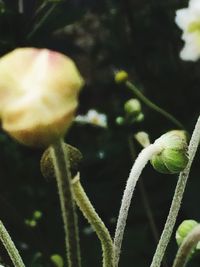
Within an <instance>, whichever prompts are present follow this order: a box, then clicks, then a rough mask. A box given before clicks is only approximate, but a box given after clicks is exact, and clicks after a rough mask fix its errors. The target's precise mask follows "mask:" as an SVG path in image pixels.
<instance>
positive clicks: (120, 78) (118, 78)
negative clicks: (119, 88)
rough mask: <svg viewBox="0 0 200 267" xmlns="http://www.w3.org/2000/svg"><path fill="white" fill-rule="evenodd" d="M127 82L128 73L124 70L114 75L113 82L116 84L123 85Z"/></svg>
mask: <svg viewBox="0 0 200 267" xmlns="http://www.w3.org/2000/svg"><path fill="white" fill-rule="evenodd" d="M127 80H128V73H127V72H126V71H124V70H120V71H118V72H116V73H115V82H116V83H123V82H126V81H127Z"/></svg>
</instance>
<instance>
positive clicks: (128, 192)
mask: <svg viewBox="0 0 200 267" xmlns="http://www.w3.org/2000/svg"><path fill="white" fill-rule="evenodd" d="M162 149H163V148H162V147H160V145H157V144H152V145H149V146H148V147H146V148H144V149H143V150H142V151H141V152H140V154H139V156H138V157H137V159H136V160H135V163H134V165H133V167H132V169H131V172H130V174H129V177H128V180H127V184H126V188H125V190H124V195H123V198H122V202H121V208H120V211H119V217H118V221H117V226H116V230H115V238H114V264H115V265H114V266H115V267H117V266H118V262H119V257H120V252H121V245H122V239H123V234H124V229H125V226H126V220H127V216H128V211H129V207H130V204H131V198H132V195H133V191H134V189H135V186H136V183H137V181H138V179H139V176H140V174H141V172H142V170H143V168H144V167H145V165H146V164H147V162H148V161H149V160H150V159H151V157H152V156H153V155H155V154H157V153H160V152H161V150H162Z"/></svg>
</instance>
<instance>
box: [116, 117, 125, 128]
mask: <svg viewBox="0 0 200 267" xmlns="http://www.w3.org/2000/svg"><path fill="white" fill-rule="evenodd" d="M115 122H116V124H117V125H119V126H121V125H124V123H125V121H124V118H123V117H120V116H119V117H117V118H116V119H115Z"/></svg>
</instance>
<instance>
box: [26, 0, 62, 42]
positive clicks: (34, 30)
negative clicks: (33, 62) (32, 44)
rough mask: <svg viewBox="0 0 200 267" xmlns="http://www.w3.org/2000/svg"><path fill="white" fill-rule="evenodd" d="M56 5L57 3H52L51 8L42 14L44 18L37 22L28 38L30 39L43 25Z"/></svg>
mask: <svg viewBox="0 0 200 267" xmlns="http://www.w3.org/2000/svg"><path fill="white" fill-rule="evenodd" d="M56 6H57V3H54V4H52V6H51V7H50V8H49V10H48V11H47V12H46V13H45V14H44V15H43V16H42V18H41V19H40V20H39V21H38V22H36V23H35V25H34V27H33V29H32V31H31V32H30V33H29V34H28V36H27V39H30V38H31V37H32V36H33V35H34V34H35V33H36V32H37V31H38V29H39V28H40V27H41V26H42V24H43V23H44V22H45V21H46V20H47V18H48V17H49V16H50V15H51V13H52V12H53V11H54V9H55V8H56Z"/></svg>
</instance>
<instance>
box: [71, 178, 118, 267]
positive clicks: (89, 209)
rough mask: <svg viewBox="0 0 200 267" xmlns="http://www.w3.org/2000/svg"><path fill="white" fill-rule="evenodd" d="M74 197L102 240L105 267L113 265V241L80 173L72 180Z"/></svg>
mask: <svg viewBox="0 0 200 267" xmlns="http://www.w3.org/2000/svg"><path fill="white" fill-rule="evenodd" d="M72 185H73V191H74V198H75V201H76V204H77V206H78V207H79V208H80V210H81V211H82V213H83V215H84V216H85V218H86V219H87V220H88V222H89V223H90V224H91V226H92V227H93V229H94V231H95V232H96V234H97V236H98V238H99V239H100V241H101V246H102V251H103V267H113V241H112V239H111V236H110V233H109V231H108V229H107V228H106V226H105V225H104V223H103V222H102V220H101V218H100V217H99V216H98V214H97V213H96V211H95V209H94V207H93V206H92V204H91V202H90V200H89V199H88V197H87V195H86V193H85V191H84V189H83V187H82V185H81V183H80V178H79V174H77V176H76V177H75V178H74V179H73V180H72Z"/></svg>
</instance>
